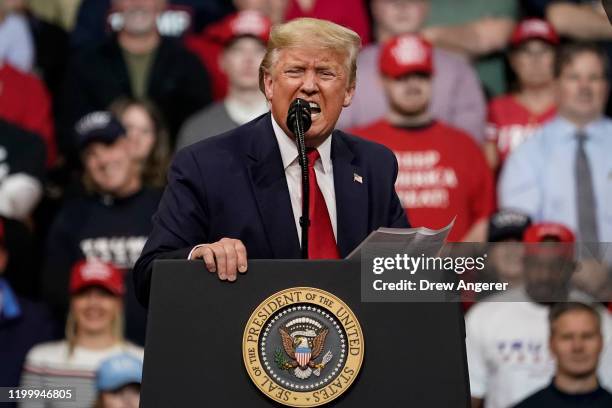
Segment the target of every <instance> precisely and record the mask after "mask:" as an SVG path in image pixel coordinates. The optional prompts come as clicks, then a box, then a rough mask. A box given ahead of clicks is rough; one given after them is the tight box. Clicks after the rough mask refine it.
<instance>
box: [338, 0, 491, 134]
mask: <svg viewBox="0 0 612 408" xmlns="http://www.w3.org/2000/svg"><path fill="white" fill-rule="evenodd" d="M429 1H430V0H373V1H372V14H373V16H374V22H375V26H374V27H375V32H376V39H377V40H378V43H376V44H371V45H368V46H367V47H365V48H364V49H363V50H362V51H361V53H360V54H359V58H358V59H357V75H358V79H357V88H356V89H355V96H354V98H353V101H352V102H351V105H350V106H349V107H348V108H346V109H344V110H343V111H342V114H341V115H340V120H339V121H338V127H340V128H343V129H347V128H350V127H355V126H363V125H366V124H369V123H371V122H373V121H374V120H377V119H380V118H381V117H383V116H384V115H385V113H386V112H387V111H388V110H389V103H388V101H387V98H386V97H385V95H384V92H383V89H382V87H381V86H380V71H379V70H378V59H379V56H380V48H381V45H380V44H382V43H384V42H385V41H387V40H389V39H390V38H391V37H393V36H397V35H400V34H407V33H417V32H418V31H420V30H421V29H422V27H423V24H424V22H425V19H426V18H427V13H428V10H429ZM433 58H434V65H435V67H436V72H434V74H433V77H432V78H433V82H432V86H433V90H432V93H433V94H432V100H431V104H430V106H429V110H430V112H431V114H432V115H433V116H434V117H435V118H436V119H439V120H441V121H444V122H446V123H448V124H449V125H451V126H454V127H456V128H459V129H462V130H464V131H465V132H467V133H468V134H469V135H470V136H472V137H474V138H475V140H477V141H479V142H481V141H482V140H483V137H484V129H485V116H486V112H485V110H486V107H485V99H484V95H483V92H482V88H481V85H480V82H479V80H478V77H477V76H476V73H475V71H474V69H473V68H472V67H471V66H470V65H469V64H468V63H467V62H466V61H465V60H464V59H463V58H461V57H460V56H458V55H455V54H453V53H451V52H449V51H446V50H443V49H441V48H438V47H435V48H434V54H433Z"/></svg>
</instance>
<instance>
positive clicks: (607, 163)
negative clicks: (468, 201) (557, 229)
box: [499, 43, 612, 242]
mask: <svg viewBox="0 0 612 408" xmlns="http://www.w3.org/2000/svg"><path fill="white" fill-rule="evenodd" d="M555 77H556V80H557V93H558V115H557V117H556V118H555V119H553V120H552V121H551V122H549V123H548V124H547V125H545V126H544V127H542V129H541V130H540V131H539V132H538V134H536V135H535V136H533V137H532V138H530V139H529V140H527V141H526V142H525V143H524V144H523V145H521V146H520V147H519V149H517V150H516V152H515V153H513V154H512V155H511V156H510V157H509V158H508V160H507V163H506V165H505V166H504V169H503V171H502V175H501V179H500V184H499V203H500V205H501V207H503V208H514V209H517V210H520V211H523V212H525V213H527V214H528V215H529V216H531V218H532V219H533V220H534V221H536V222H537V221H542V220H546V221H553V222H558V223H562V224H565V225H567V226H568V227H570V228H571V229H572V230H573V231H575V232H576V235H577V237H578V240H579V241H582V242H610V241H612V206H610V205H609V201H610V197H612V183H611V182H610V178H611V177H612V161H611V160H610V152H611V151H612V137H611V136H610V135H611V133H612V120H610V119H609V118H607V117H605V116H603V112H604V108H605V104H606V100H607V98H608V80H607V78H608V60H607V58H606V56H605V54H604V53H603V52H602V51H601V50H600V49H599V48H598V47H597V46H596V45H593V44H589V43H574V44H568V45H566V46H564V47H563V48H561V50H560V52H559V53H558V55H557V57H556V62H555Z"/></svg>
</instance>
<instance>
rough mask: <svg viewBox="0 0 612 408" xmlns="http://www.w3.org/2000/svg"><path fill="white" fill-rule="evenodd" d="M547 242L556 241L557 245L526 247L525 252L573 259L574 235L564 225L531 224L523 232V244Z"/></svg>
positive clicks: (549, 223)
mask: <svg viewBox="0 0 612 408" xmlns="http://www.w3.org/2000/svg"><path fill="white" fill-rule="evenodd" d="M547 240H551V241H558V243H549V244H550V245H546V246H544V245H527V246H526V252H527V253H528V254H532V255H542V254H546V253H548V254H553V255H555V254H556V255H559V256H565V257H570V258H571V257H573V255H574V242H575V241H576V238H575V236H574V233H573V232H572V231H571V230H570V229H569V228H567V227H566V226H565V225H562V224H557V223H552V222H541V223H538V224H533V225H532V226H531V227H529V228H527V229H526V230H525V234H524V235H523V242H525V243H527V244H537V243H541V242H546V241H547Z"/></svg>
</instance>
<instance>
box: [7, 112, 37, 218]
mask: <svg viewBox="0 0 612 408" xmlns="http://www.w3.org/2000/svg"><path fill="white" fill-rule="evenodd" d="M44 172H45V145H44V143H43V142H42V140H40V138H39V137H38V136H37V135H34V134H32V133H29V132H26V131H24V130H22V129H20V128H17V127H15V126H13V125H11V124H9V123H6V122H4V121H2V120H0V215H1V216H3V217H6V218H11V219H15V220H20V221H23V222H26V223H29V222H31V218H30V217H31V215H32V213H33V211H34V209H35V208H36V206H37V205H38V203H39V202H40V199H41V197H42V195H43V177H44Z"/></svg>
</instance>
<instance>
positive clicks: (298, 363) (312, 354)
mask: <svg viewBox="0 0 612 408" xmlns="http://www.w3.org/2000/svg"><path fill="white" fill-rule="evenodd" d="M279 332H280V335H281V338H282V342H283V348H284V349H285V353H287V355H288V356H289V358H290V359H291V361H289V362H287V363H286V364H285V366H284V367H283V368H284V369H286V370H288V369H291V368H294V371H293V372H294V374H295V376H296V377H298V378H301V379H305V378H308V377H310V374H311V373H312V369H321V368H323V367H325V363H322V364H315V362H314V361H313V360H315V359H316V358H317V357H319V355H320V354H321V352H322V351H323V347H324V346H325V338H326V337H327V333H328V332H329V330H328V329H326V328H325V329H323V330H321V331H320V332H319V334H317V335H316V336H315V337H313V338H312V337H306V336H301V335H297V336H295V337H291V335H290V334H289V333H287V331H286V330H285V329H283V328H280V329H279Z"/></svg>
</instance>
